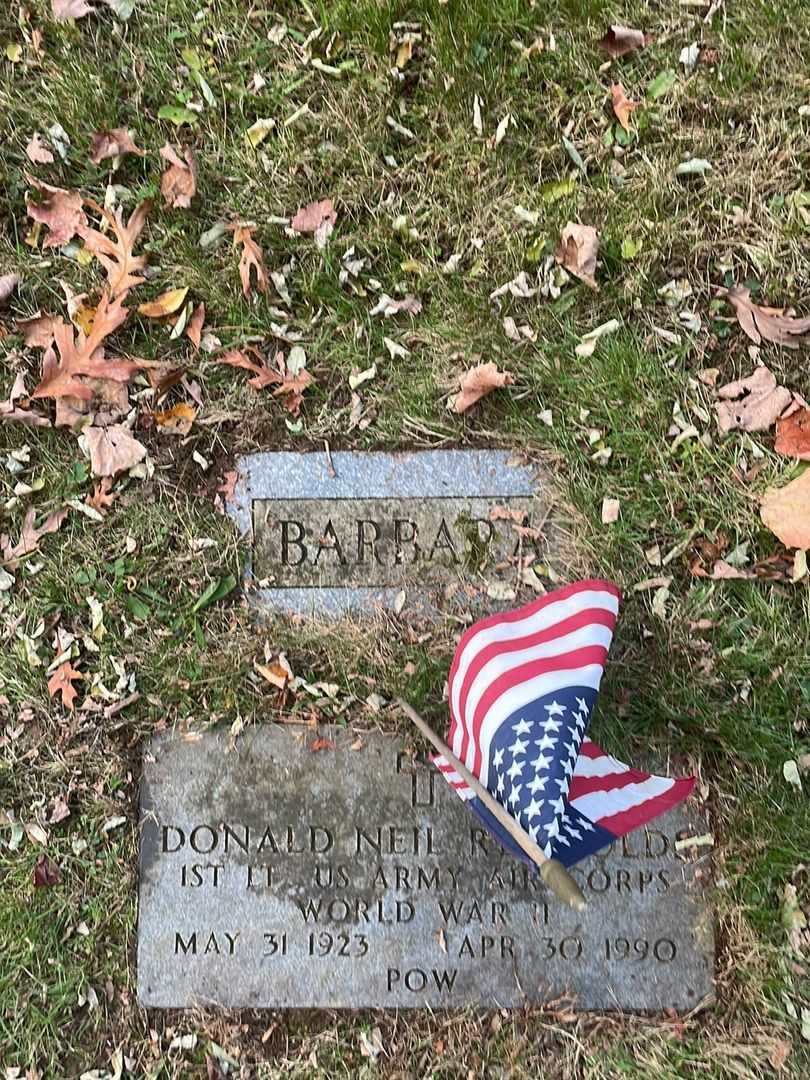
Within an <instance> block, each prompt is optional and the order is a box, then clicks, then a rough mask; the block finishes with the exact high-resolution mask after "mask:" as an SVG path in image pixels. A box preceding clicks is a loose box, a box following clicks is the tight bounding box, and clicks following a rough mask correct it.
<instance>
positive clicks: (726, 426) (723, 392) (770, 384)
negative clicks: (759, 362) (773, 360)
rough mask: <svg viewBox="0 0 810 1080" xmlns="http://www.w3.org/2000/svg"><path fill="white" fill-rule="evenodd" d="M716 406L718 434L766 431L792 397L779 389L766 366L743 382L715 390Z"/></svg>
mask: <svg viewBox="0 0 810 1080" xmlns="http://www.w3.org/2000/svg"><path fill="white" fill-rule="evenodd" d="M717 395H718V397H720V398H722V399H723V400H722V401H719V402H718V403H717V404H716V405H715V407H714V408H715V412H716V413H717V426H718V427H719V428H720V430H721V431H724V432H725V431H767V430H768V429H769V428H770V427H771V426H772V425H773V424H775V423H776V421H777V419H778V418H779V417H780V416H781V415H782V413H783V412H784V411H785V409H786V408H787V407H788V405H790V403H791V402H792V401H793V394H792V393H791V392H790V390H788V389H787V388H786V387H784V386H778V385H777V382H776V376H775V375H774V374H773V372H772V371H770V370H769V369H768V368H766V367H758V368H754V370H753V372H752V373H751V374H750V375H748V376H747V377H746V378H744V379H735V380H734V381H733V382H730V383H726V385H725V386H721V387H720V389H719V390H718V391H717Z"/></svg>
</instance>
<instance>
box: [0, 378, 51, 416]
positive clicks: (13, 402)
mask: <svg viewBox="0 0 810 1080" xmlns="http://www.w3.org/2000/svg"><path fill="white" fill-rule="evenodd" d="M27 396H28V395H27V394H26V392H25V379H24V378H23V373H22V372H21V371H18V372H17V374H16V376H15V379H14V385H13V386H12V388H11V393H10V394H9V396H8V398H7V399H6V400H5V401H0V420H14V421H16V423H18V424H30V425H31V426H32V427H50V426H51V422H50V420H49V419H48V418H47V416H40V414H39V413H35V412H31V410H30V409H24V408H21V407H20V406H19V405H18V404H17V402H18V401H19V400H20V399H21V398H23V399H24V398H27Z"/></svg>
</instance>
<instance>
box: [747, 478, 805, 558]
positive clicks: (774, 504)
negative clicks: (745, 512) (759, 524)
mask: <svg viewBox="0 0 810 1080" xmlns="http://www.w3.org/2000/svg"><path fill="white" fill-rule="evenodd" d="M759 515H760V517H761V518H762V521H763V524H765V525H767V527H768V528H769V529H770V530H771V532H772V533H774V534H775V535H776V536H777V537H778V538H779V539H780V540H781V541H782V543H783V544H784V545H785V547H791V548H800V549H801V550H802V551H806V550H807V548H810V469H806V470H805V471H804V472H803V473H802V474H801V476H798V477H797V478H796V479H795V480H791V482H790V483H789V484H786V485H785V486H784V487H781V488H768V490H767V491H766V492H765V494H764V496H763V498H762V505H761V506H760V510H759Z"/></svg>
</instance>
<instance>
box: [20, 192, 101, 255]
mask: <svg viewBox="0 0 810 1080" xmlns="http://www.w3.org/2000/svg"><path fill="white" fill-rule="evenodd" d="M26 180H27V181H28V183H29V184H30V185H31V187H33V188H35V189H36V190H37V191H38V192H39V194H40V196H41V197H42V200H41V202H39V203H35V202H32V201H31V200H30V199H29V198H27V197H26V200H25V208H26V211H27V213H28V216H29V217H30V218H31V220H32V221H38V222H40V223H41V224H43V225H47V226H48V229H49V232H48V235H47V236H46V237H45V239H44V240H43V242H42V246H43V248H49V247H61V246H62V245H63V244H66V243H67V242H68V241H69V240H72V239H73V237H74V236H75V235H76V233H77V232H79V230H80V229H81V228H82V227H83V226H85V225H86V224H87V219H86V217H85V216H84V210H83V208H82V205H83V199H82V197H81V195H80V194H79V192H78V191H67V190H66V189H65V188H58V187H53V186H52V185H51V184H46V183H45V182H44V180H37V179H36V177H33V176H29V175H28V174H27V173H26Z"/></svg>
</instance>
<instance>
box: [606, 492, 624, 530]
mask: <svg viewBox="0 0 810 1080" xmlns="http://www.w3.org/2000/svg"><path fill="white" fill-rule="evenodd" d="M620 509H621V503H620V502H619V500H618V499H609V498H604V499H602V524H603V525H613V524H615V523H616V522H617V521H618V520H619V511H620Z"/></svg>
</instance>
